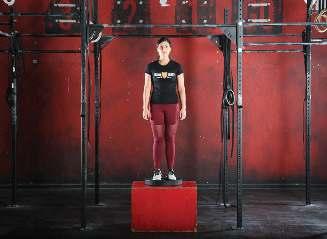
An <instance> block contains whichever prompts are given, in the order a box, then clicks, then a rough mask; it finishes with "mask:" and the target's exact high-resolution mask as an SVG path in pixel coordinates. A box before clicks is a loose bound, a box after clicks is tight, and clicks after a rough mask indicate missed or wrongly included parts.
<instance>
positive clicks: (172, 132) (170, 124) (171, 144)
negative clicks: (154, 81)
mask: <svg viewBox="0 0 327 239" xmlns="http://www.w3.org/2000/svg"><path fill="white" fill-rule="evenodd" d="M150 108H151V120H150V123H151V129H152V134H153V155H152V156H153V164H154V169H159V168H160V162H161V157H162V153H163V143H164V142H165V145H166V152H165V153H166V160H167V166H168V169H169V170H171V169H174V164H175V152H176V150H175V138H176V132H177V127H178V115H179V105H178V104H151V107H150Z"/></svg>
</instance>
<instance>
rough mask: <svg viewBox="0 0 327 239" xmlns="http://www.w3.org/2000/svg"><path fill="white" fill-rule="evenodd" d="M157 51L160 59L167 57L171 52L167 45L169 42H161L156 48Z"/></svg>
mask: <svg viewBox="0 0 327 239" xmlns="http://www.w3.org/2000/svg"><path fill="white" fill-rule="evenodd" d="M157 51H158V54H159V56H160V57H166V56H169V54H170V52H171V47H170V45H169V42H167V41H163V42H161V43H160V44H159V45H158V47H157Z"/></svg>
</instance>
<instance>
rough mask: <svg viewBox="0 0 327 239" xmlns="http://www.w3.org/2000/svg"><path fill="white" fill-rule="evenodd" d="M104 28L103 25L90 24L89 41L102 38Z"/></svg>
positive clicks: (93, 41)
mask: <svg viewBox="0 0 327 239" xmlns="http://www.w3.org/2000/svg"><path fill="white" fill-rule="evenodd" d="M102 30H103V26H102V25H96V24H90V25H89V29H88V33H89V38H88V40H89V43H90V42H91V43H95V42H98V41H100V40H101V38H102Z"/></svg>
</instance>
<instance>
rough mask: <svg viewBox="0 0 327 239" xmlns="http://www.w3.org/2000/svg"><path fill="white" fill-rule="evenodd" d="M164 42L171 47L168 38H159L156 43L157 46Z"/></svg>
mask: <svg viewBox="0 0 327 239" xmlns="http://www.w3.org/2000/svg"><path fill="white" fill-rule="evenodd" d="M164 41H166V42H168V43H169V46H171V42H170V40H169V38H168V37H160V39H159V40H158V41H157V45H159V44H160V43H161V42H164Z"/></svg>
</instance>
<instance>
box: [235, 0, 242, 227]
mask: <svg viewBox="0 0 327 239" xmlns="http://www.w3.org/2000/svg"><path fill="white" fill-rule="evenodd" d="M242 11H243V0H238V17H237V22H236V35H237V39H236V44H237V182H236V201H237V228H242V225H243V223H242V216H243V215H242V179H243V172H242V171H243V168H242V156H243V155H242V146H243V142H242V138H243V137H242V136H243V135H242V134H243V132H242V114H243V102H242V101H243V99H242V60H243V12H242Z"/></svg>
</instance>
